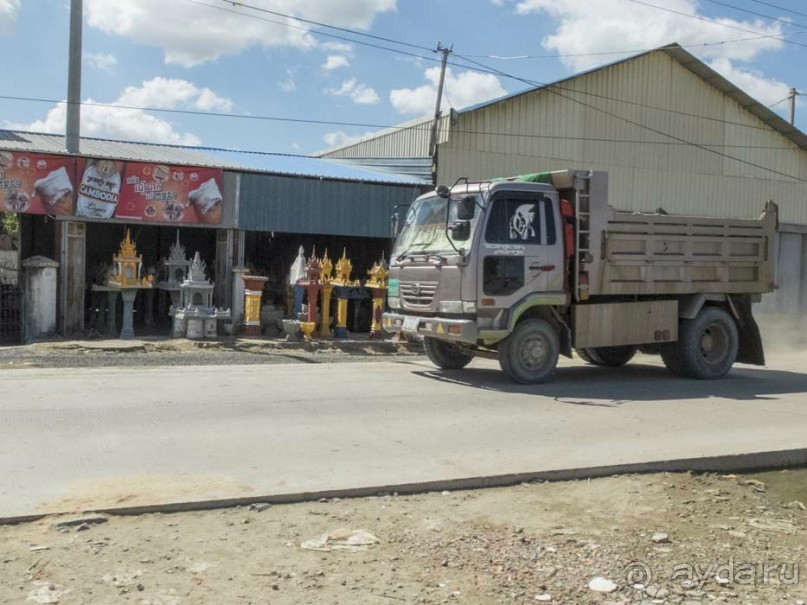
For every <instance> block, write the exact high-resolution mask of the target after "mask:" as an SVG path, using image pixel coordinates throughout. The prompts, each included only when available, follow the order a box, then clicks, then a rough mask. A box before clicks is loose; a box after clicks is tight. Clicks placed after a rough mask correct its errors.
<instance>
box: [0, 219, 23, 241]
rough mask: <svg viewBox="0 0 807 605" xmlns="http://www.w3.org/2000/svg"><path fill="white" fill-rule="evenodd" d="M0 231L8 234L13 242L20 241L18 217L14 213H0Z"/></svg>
mask: <svg viewBox="0 0 807 605" xmlns="http://www.w3.org/2000/svg"><path fill="white" fill-rule="evenodd" d="M0 218H2V220H0V231H2V232H4V233H8V234H9V235H10V236H11V237H12V239H13V240H14V241H15V242H18V241H19V240H20V215H19V214H17V213H16V212H0Z"/></svg>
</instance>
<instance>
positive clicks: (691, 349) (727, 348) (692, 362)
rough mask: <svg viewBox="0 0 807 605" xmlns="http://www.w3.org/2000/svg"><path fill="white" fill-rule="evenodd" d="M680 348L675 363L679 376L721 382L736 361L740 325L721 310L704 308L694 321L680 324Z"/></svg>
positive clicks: (682, 321)
mask: <svg viewBox="0 0 807 605" xmlns="http://www.w3.org/2000/svg"><path fill="white" fill-rule="evenodd" d="M677 345H678V346H677V347H676V350H675V355H674V356H673V360H672V363H673V365H674V366H677V369H678V370H679V371H678V372H676V373H678V374H681V375H682V376H686V377H688V378H697V379H699V380H708V379H714V378H720V377H721V376H725V375H726V374H727V373H728V371H729V370H730V369H731V366H732V365H734V361H735V359H737V349H738V347H739V335H738V331H737V324H736V323H735V322H734V318H732V316H731V315H729V314H728V313H727V312H726V311H725V310H723V309H721V308H720V307H704V308H703V309H701V312H700V313H698V315H697V317H695V319H682V320H681V321H680V323H679V327H678V343H677ZM668 367H669V366H668Z"/></svg>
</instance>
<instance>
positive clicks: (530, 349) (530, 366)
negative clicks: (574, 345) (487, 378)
mask: <svg viewBox="0 0 807 605" xmlns="http://www.w3.org/2000/svg"><path fill="white" fill-rule="evenodd" d="M559 354H560V339H559V338H558V333H557V332H556V331H555V329H554V328H553V327H552V326H551V325H549V324H548V323H547V322H545V321H544V320H543V319H526V320H524V321H522V322H521V323H520V324H518V325H517V326H516V328H515V330H513V333H512V334H510V336H508V337H507V338H505V339H504V340H503V341H502V342H501V343H500V344H499V365H500V366H501V368H502V370H504V371H505V372H506V373H507V374H508V376H510V378H512V379H513V380H514V381H516V382H519V383H521V384H537V383H540V382H544V381H545V380H547V379H548V378H549V377H550V376H551V375H552V373H553V372H554V371H555V366H557V365H558V355H559Z"/></svg>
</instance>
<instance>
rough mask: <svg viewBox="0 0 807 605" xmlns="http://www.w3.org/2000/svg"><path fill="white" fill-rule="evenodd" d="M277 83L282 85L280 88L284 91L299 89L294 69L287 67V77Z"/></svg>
mask: <svg viewBox="0 0 807 605" xmlns="http://www.w3.org/2000/svg"><path fill="white" fill-rule="evenodd" d="M277 85H278V86H280V90H282V91H283V92H294V91H295V90H297V82H295V81H294V70H293V69H287V70H286V77H285V78H283V79H282V80H281V81H280V82H278V83H277Z"/></svg>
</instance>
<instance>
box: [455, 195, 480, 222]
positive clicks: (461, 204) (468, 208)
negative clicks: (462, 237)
mask: <svg viewBox="0 0 807 605" xmlns="http://www.w3.org/2000/svg"><path fill="white" fill-rule="evenodd" d="M474 214H476V201H475V200H474V198H473V197H472V196H470V195H466V196H465V197H461V198H460V199H459V200H457V218H458V219H459V220H461V221H470V220H471V219H473V218H474Z"/></svg>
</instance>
